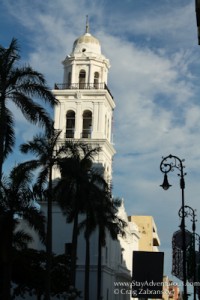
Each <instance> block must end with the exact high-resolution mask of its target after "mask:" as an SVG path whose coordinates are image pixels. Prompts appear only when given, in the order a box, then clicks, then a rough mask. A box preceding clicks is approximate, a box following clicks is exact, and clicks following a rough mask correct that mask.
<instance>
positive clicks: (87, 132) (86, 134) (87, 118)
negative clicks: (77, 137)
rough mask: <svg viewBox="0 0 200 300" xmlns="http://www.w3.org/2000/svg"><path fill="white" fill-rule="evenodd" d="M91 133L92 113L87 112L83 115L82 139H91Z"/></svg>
mask: <svg viewBox="0 0 200 300" xmlns="http://www.w3.org/2000/svg"><path fill="white" fill-rule="evenodd" d="M91 133H92V113H91V111H89V110H86V111H84V113H83V133H82V138H87V139H88V138H91Z"/></svg>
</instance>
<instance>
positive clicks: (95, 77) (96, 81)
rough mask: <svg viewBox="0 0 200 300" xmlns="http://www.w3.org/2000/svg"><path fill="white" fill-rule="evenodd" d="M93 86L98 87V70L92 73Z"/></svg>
mask: <svg viewBox="0 0 200 300" xmlns="http://www.w3.org/2000/svg"><path fill="white" fill-rule="evenodd" d="M94 88H95V89H98V88H99V73H98V72H95V73H94Z"/></svg>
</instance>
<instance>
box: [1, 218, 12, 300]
mask: <svg viewBox="0 0 200 300" xmlns="http://www.w3.org/2000/svg"><path fill="white" fill-rule="evenodd" d="M4 228H5V229H6V236H5V238H4V245H3V251H2V260H3V285H2V299H4V300H10V299H11V294H10V290H11V280H12V234H13V214H12V213H7V214H6V216H5V227H4Z"/></svg>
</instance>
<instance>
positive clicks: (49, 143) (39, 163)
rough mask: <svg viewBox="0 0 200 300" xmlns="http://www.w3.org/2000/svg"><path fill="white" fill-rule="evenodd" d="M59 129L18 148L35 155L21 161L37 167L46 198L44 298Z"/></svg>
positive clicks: (48, 288) (59, 148)
mask: <svg viewBox="0 0 200 300" xmlns="http://www.w3.org/2000/svg"><path fill="white" fill-rule="evenodd" d="M60 134H61V131H60V130H55V129H53V128H52V129H51V131H49V132H47V133H46V134H38V135H36V136H35V137H34V138H33V140H32V141H29V142H27V143H25V144H22V145H21V146H20V150H21V151H22V152H23V153H31V154H34V155H35V156H36V159H32V160H30V161H27V162H25V163H23V165H24V166H26V168H27V169H29V170H34V169H37V168H39V170H40V172H39V175H38V180H37V186H38V187H39V190H40V191H44V190H45V189H46V193H45V194H46V200H47V243H46V252H47V266H46V267H47V285H46V299H47V300H49V299H50V293H51V257H52V201H53V190H52V172H53V168H54V166H55V165H56V164H57V163H58V160H59V159H60V157H61V156H62V155H64V153H65V152H66V146H65V144H63V145H60V146H58V145H59V143H58V142H59V137H60Z"/></svg>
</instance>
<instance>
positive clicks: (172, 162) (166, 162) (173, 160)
mask: <svg viewBox="0 0 200 300" xmlns="http://www.w3.org/2000/svg"><path fill="white" fill-rule="evenodd" d="M183 161H184V160H181V159H180V158H179V157H177V156H174V155H171V154H170V155H168V156H166V157H164V158H163V159H162V161H161V163H160V170H161V172H162V173H164V181H163V184H161V187H162V188H163V189H164V190H168V188H169V187H170V186H171V185H170V184H169V182H168V178H167V173H169V172H170V171H174V169H178V170H179V173H178V176H179V177H180V189H181V201H182V203H181V211H182V222H181V225H182V226H181V230H182V251H183V266H182V267H183V299H184V300H187V297H188V295H187V267H186V234H185V195H184V189H185V180H184V176H185V175H186V173H184V171H183V169H184V168H185V167H184V166H183Z"/></svg>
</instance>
